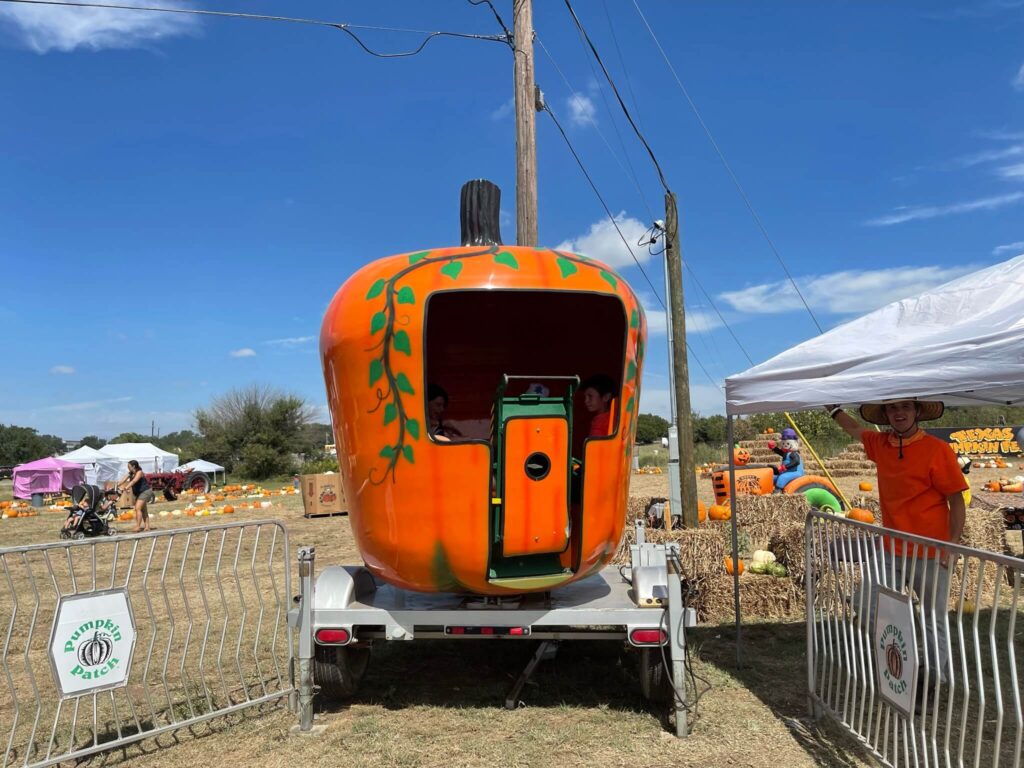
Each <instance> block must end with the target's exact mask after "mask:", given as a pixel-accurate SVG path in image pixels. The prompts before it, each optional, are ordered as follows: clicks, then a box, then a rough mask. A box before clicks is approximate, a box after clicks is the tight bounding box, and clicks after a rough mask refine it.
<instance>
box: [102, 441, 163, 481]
mask: <svg viewBox="0 0 1024 768" xmlns="http://www.w3.org/2000/svg"><path fill="white" fill-rule="evenodd" d="M103 453H106V454H108V455H110V456H113V457H115V458H116V459H117V460H118V461H119V469H118V472H119V473H120V477H124V476H125V475H127V474H128V462H129V461H131V460H132V459H135V460H136V461H137V462H139V466H140V467H142V471H143V472H173V471H174V470H175V469H177V467H178V456H177V454H174V453H168V452H167V451H165V450H163V449H162V448H157V447H156V446H155V445H153V444H152V443H107V444H106V445H104V446H103Z"/></svg>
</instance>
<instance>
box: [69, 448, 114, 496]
mask: <svg viewBox="0 0 1024 768" xmlns="http://www.w3.org/2000/svg"><path fill="white" fill-rule="evenodd" d="M57 458H58V459H64V461H73V462H74V463H75V464H81V465H82V467H83V468H84V469H85V482H87V483H89V485H98V486H100V487H103V485H104V484H105V483H116V482H117V481H118V480H120V479H121V478H122V477H124V473H123V472H121V460H120V459H118V458H117V457H115V456H111V455H110V454H109V453H103V451H97V450H96V449H95V448H90V447H89V446H87V445H83V446H82V447H81V448H76V449H75V450H73V451H71V452H70V453H65V454H64V455H63V456H58V457H57Z"/></svg>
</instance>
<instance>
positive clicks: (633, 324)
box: [629, 309, 640, 328]
mask: <svg viewBox="0 0 1024 768" xmlns="http://www.w3.org/2000/svg"><path fill="white" fill-rule="evenodd" d="M629 327H630V328H639V327H640V313H639V312H638V311H637V310H636V309H634V310H633V314H631V315H630V316H629Z"/></svg>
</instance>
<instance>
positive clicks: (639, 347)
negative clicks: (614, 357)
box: [636, 339, 644, 363]
mask: <svg viewBox="0 0 1024 768" xmlns="http://www.w3.org/2000/svg"><path fill="white" fill-rule="evenodd" d="M636 361H637V362H638V363H642V362H643V361H644V340H643V339H640V341H638V342H637V344H636Z"/></svg>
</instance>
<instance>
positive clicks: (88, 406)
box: [40, 396, 132, 413]
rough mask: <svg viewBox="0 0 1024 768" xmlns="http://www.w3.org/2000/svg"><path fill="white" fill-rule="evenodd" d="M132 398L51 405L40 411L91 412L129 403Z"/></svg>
mask: <svg viewBox="0 0 1024 768" xmlns="http://www.w3.org/2000/svg"><path fill="white" fill-rule="evenodd" d="M131 399H132V398H131V396H128V397H113V398H110V399H108V400H86V401H84V402H81V403H64V404H63V405H50V406H47V407H46V408H42V409H40V410H43V411H57V412H59V413H64V412H71V411H90V410H92V409H93V408H101V407H103V406H104V405H110V404H111V403H127V402H128V401H129V400H131Z"/></svg>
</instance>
